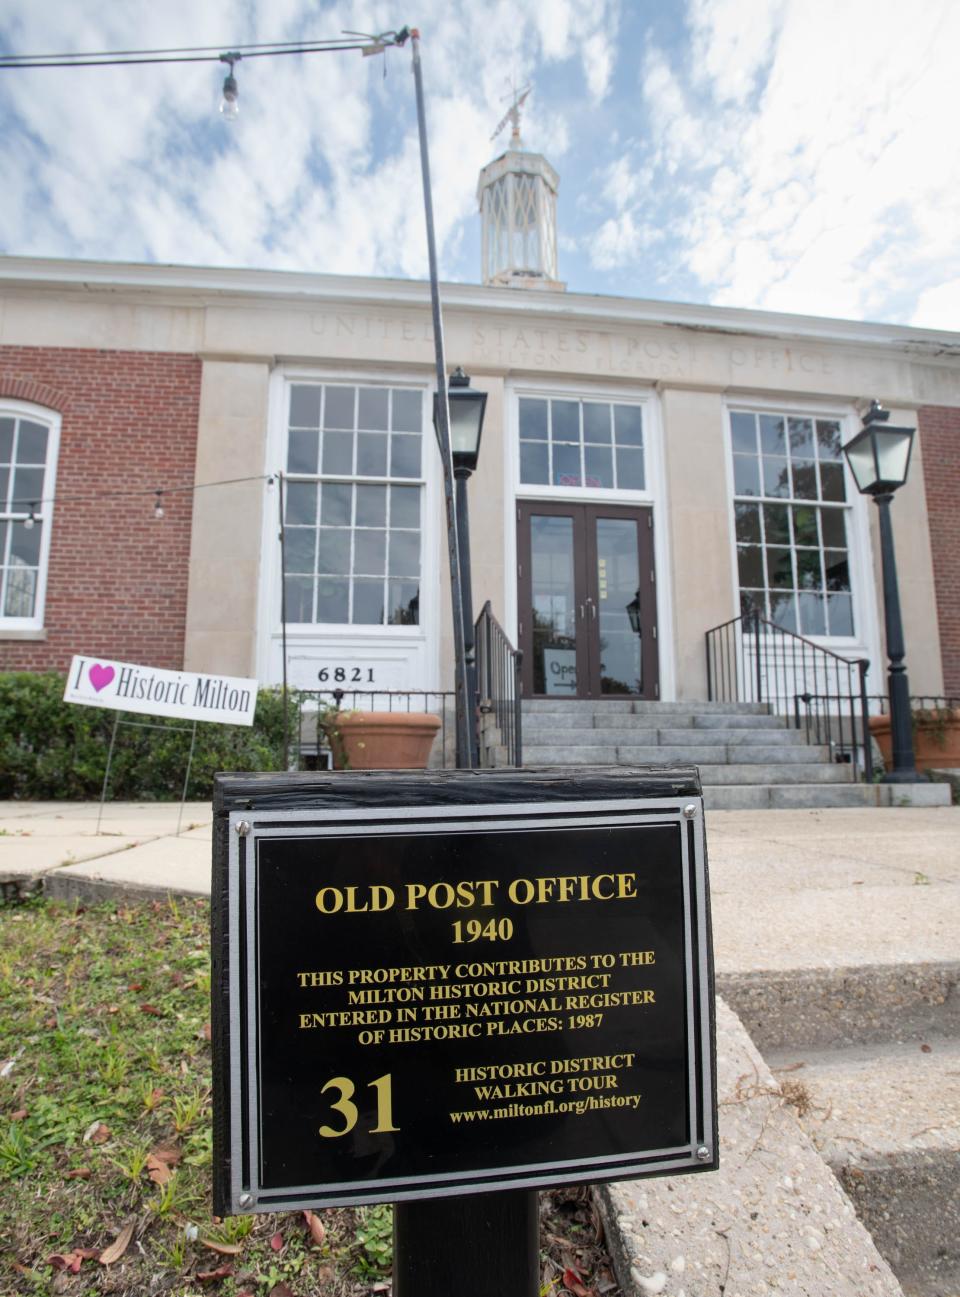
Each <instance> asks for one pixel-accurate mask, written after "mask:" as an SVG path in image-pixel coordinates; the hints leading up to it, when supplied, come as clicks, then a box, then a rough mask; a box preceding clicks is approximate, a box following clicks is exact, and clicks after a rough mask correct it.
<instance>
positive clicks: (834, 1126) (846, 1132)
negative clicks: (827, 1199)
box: [766, 1039, 960, 1297]
mask: <svg viewBox="0 0 960 1297" xmlns="http://www.w3.org/2000/svg"><path fill="white" fill-rule="evenodd" d="M766 1062H767V1063H768V1065H769V1066H770V1068H771V1070H772V1072H773V1074H774V1077H775V1079H776V1080H777V1082H778V1083H779V1085H780V1089H781V1094H782V1095H783V1097H784V1099H785V1100H786V1101H787V1102H788V1103H791V1104H792V1106H793V1107H794V1109H795V1110H796V1112H797V1114H798V1116H799V1118H800V1122H801V1124H802V1125H803V1126H804V1128H805V1129H806V1131H807V1133H808V1134H809V1135H810V1137H811V1139H812V1140H813V1143H814V1145H815V1147H816V1148H817V1149H818V1151H819V1152H820V1155H821V1156H822V1157H823V1158H824V1160H825V1161H826V1162H827V1165H828V1166H829V1167H830V1168H831V1169H832V1171H833V1172H834V1174H835V1175H836V1176H837V1178H838V1180H839V1181H840V1183H841V1185H842V1186H843V1188H844V1189H845V1190H846V1192H847V1194H848V1195H849V1197H850V1199H851V1201H852V1202H853V1204H854V1207H855V1208H856V1211H857V1215H858V1216H859V1217H860V1219H861V1220H862V1221H863V1223H864V1225H865V1226H866V1227H867V1229H868V1230H869V1231H870V1234H871V1235H872V1237H873V1241H874V1243H875V1244H876V1246H877V1248H878V1250H879V1251H880V1253H881V1255H882V1256H883V1257H884V1258H885V1260H886V1261H887V1262H888V1264H889V1265H890V1267H891V1269H892V1270H893V1272H894V1273H895V1274H896V1276H897V1278H898V1279H899V1280H900V1282H901V1284H902V1285H903V1288H904V1292H905V1293H906V1294H908V1297H912V1295H913V1294H916V1295H917V1297H921V1295H922V1297H934V1295H936V1297H941V1295H942V1297H946V1295H947V1294H950V1295H951V1297H952V1295H953V1294H955V1293H957V1292H958V1291H960V1040H943V1039H934V1040H933V1041H931V1042H926V1041H925V1042H922V1043H917V1042H911V1043H909V1044H888V1045H879V1044H874V1045H870V1046H861V1047H854V1048H850V1049H846V1050H837V1051H831V1052H813V1051H809V1050H804V1049H797V1048H791V1049H789V1050H788V1051H786V1052H784V1053H781V1054H777V1055H770V1054H768V1055H767V1057H766Z"/></svg>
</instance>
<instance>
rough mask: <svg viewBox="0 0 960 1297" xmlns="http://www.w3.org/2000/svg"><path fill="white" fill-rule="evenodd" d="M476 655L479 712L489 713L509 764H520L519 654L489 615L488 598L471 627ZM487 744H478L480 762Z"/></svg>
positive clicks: (485, 752) (483, 758)
mask: <svg viewBox="0 0 960 1297" xmlns="http://www.w3.org/2000/svg"><path fill="white" fill-rule="evenodd" d="M474 644H475V646H476V655H477V699H478V706H479V710H480V712H481V714H483V715H492V717H493V720H494V724H495V725H496V728H497V730H498V731H499V738H500V744H501V745H502V746H503V747H505V748H506V750H507V760H508V762H509V764H510V765H512V766H520V765H522V764H523V744H522V738H523V736H522V731H521V714H520V698H521V690H520V667H521V663H522V661H523V655H522V653H521V652H520V650H519V649H515V648H514V647H513V645H512V644H511V643H510V641H509V640H508V639H507V636H506V632H505V631H504V629H503V627H502V626H501V625H500V623H499V622H498V621H497V619H496V617H494V615H493V610H492V609H491V607H490V600H489V599H488V600H487V602H486V603H485V604H484V605H483V607H482V608H481V610H480V616H479V617H478V618H477V621H476V625H475V627H474ZM488 750H489V749H488V747H487V745H485V744H483V743H481V745H480V764H481V765H484V764H486V762H487V760H488V756H487V752H488Z"/></svg>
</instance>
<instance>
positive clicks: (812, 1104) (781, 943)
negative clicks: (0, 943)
mask: <svg viewBox="0 0 960 1297" xmlns="http://www.w3.org/2000/svg"><path fill="white" fill-rule="evenodd" d="M98 811H99V808H98V807H97V806H96V805H92V806H91V805H70V804H66V803H36V802H34V803H11V802H7V803H0V885H2V886H3V887H4V890H5V891H7V892H8V893H9V892H10V891H20V892H21V893H28V892H29V891H31V890H33V889H34V888H38V887H42V888H43V889H44V891H45V892H46V894H47V895H51V896H54V897H62V898H65V899H69V898H71V897H77V898H83V899H97V898H101V897H102V898H106V897H110V896H121V895H125V896H134V897H136V896H153V897H156V896H162V895H163V894H165V893H167V892H174V893H177V894H188V895H190V894H192V895H208V894H209V891H210V856H211V813H210V807H209V805H207V804H206V803H203V804H199V803H194V804H190V805H188V806H186V807H185V808H184V811H183V817H182V832H180V833H179V834H178V833H177V822H178V816H179V814H180V808H179V806H176V805H165V804H158V803H136V804H114V805H110V806H107V807H106V808H104V813H103V817H102V823H101V825H100V832H99V833H98V832H97V816H98ZM707 850H708V857H709V868H710V882H711V897H712V907H713V930H714V946H715V953H716V967H717V990H718V993H719V995H722V996H723V997H724V998H725V1000H726V1002H727V1004H729V1005H730V1007H731V1008H732V1009H733V1010H734V1011H735V1012H731V1011H730V1009H728V1008H727V1007H726V1005H725V1004H724V1003H723V1002H722V1001H719V1002H718V1003H719V1010H718V1055H719V1073H720V1074H719V1085H720V1123H721V1168H720V1171H719V1173H718V1174H717V1175H716V1176H703V1177H701V1176H689V1177H680V1178H679V1179H671V1178H666V1179H655V1180H648V1181H642V1182H636V1183H625V1184H620V1185H617V1184H614V1185H609V1186H604V1187H603V1188H601V1189H599V1190H598V1194H599V1201H600V1203H601V1206H602V1210H603V1213H604V1216H605V1218H606V1225H607V1238H608V1241H609V1244H610V1247H611V1248H612V1250H613V1252H614V1255H615V1256H616V1259H617V1262H618V1266H617V1270H618V1278H619V1281H620V1285H621V1289H622V1291H623V1293H624V1297H650V1294H662V1295H663V1297H687V1294H692V1293H698V1294H700V1297H724V1295H726V1297H730V1294H741V1295H742V1297H747V1295H748V1294H761V1293H771V1294H772V1293H780V1294H783V1295H784V1297H824V1294H827V1293H830V1294H831V1297H860V1294H864V1295H865V1294H871V1295H875V1297H901V1294H902V1293H903V1292H904V1291H905V1292H906V1293H907V1294H908V1297H945V1295H947V1297H955V1294H957V1293H958V1292H960V1252H958V1250H957V1246H956V1240H957V1238H958V1237H960V1190H958V1184H960V1129H958V1127H957V1114H958V1113H960V1080H958V1076H960V1073H958V1072H957V1068H956V1063H957V1060H958V1059H960V937H958V933H960V808H952V807H943V808H930V809H919V808H898V809H885V810H876V809H860V808H857V809H820V810H784V811H771V810H765V811H708V812H707ZM744 1028H746V1030H744ZM748 1033H749V1034H748ZM757 1047H759V1050H760V1052H759V1053H758V1051H757ZM761 1054H762V1055H763V1057H761ZM768 1064H769V1065H770V1066H772V1067H773V1068H774V1071H773V1072H772V1073H771V1071H770V1070H769V1067H768ZM778 1069H779V1070H778ZM798 1069H799V1070H798ZM790 1087H792V1089H791V1088H790ZM791 1094H792V1096H793V1097H792V1098H791ZM818 1150H819V1151H818ZM824 1159H826V1160H824ZM828 1162H829V1168H828V1164H827V1163H828ZM841 1184H842V1185H843V1188H844V1189H845V1190H846V1195H845V1194H844V1193H843V1192H841V1188H840V1185H841ZM851 1199H853V1200H854V1201H855V1202H856V1205H857V1214H856V1215H855V1214H854V1210H853V1206H852V1204H851ZM864 1222H865V1223H866V1225H867V1226H868V1227H869V1229H870V1230H871V1231H872V1235H873V1238H872V1239H871V1236H870V1234H868V1233H867V1230H866V1228H865V1227H864ZM875 1244H876V1246H875ZM877 1247H879V1249H880V1251H879V1252H878V1251H877ZM881 1253H882V1256H881ZM884 1258H886V1260H884ZM887 1261H889V1262H890V1263H891V1264H892V1265H893V1266H894V1269H895V1270H896V1271H897V1276H898V1278H899V1282H898V1278H895V1277H894V1275H893V1273H891V1270H890V1269H889V1267H888V1265H887ZM901 1283H902V1285H903V1288H901V1286H900V1285H901Z"/></svg>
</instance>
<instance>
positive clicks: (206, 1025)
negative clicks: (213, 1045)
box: [200, 1022, 210, 1040]
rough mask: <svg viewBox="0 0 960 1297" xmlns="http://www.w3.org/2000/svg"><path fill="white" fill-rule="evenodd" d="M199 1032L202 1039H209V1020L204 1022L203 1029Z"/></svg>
mask: <svg viewBox="0 0 960 1297" xmlns="http://www.w3.org/2000/svg"><path fill="white" fill-rule="evenodd" d="M200 1034H201V1036H203V1039H204V1040H209V1039H210V1024H209V1022H205V1023H204V1024H203V1031H202V1032H201V1033H200Z"/></svg>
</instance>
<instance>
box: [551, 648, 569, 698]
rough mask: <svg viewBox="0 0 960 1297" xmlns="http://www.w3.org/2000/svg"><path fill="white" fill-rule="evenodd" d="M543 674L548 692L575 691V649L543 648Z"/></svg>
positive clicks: (562, 692) (567, 692) (565, 692)
mask: <svg viewBox="0 0 960 1297" xmlns="http://www.w3.org/2000/svg"><path fill="white" fill-rule="evenodd" d="M543 674H544V679H545V681H546V686H547V693H548V694H575V693H576V692H577V650H576V649H557V648H545V649H544V650H543Z"/></svg>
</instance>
